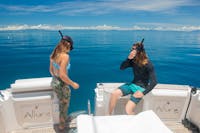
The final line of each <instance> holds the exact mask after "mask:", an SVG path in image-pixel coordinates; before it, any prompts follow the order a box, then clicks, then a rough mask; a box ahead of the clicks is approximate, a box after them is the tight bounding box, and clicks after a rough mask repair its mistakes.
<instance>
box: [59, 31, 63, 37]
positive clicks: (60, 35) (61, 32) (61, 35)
mask: <svg viewBox="0 0 200 133" xmlns="http://www.w3.org/2000/svg"><path fill="white" fill-rule="evenodd" d="M58 32H59V33H60V36H61V38H63V34H62V32H61V31H60V30H59V31H58Z"/></svg>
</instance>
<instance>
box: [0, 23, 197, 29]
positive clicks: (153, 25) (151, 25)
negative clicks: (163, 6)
mask: <svg viewBox="0 0 200 133" xmlns="http://www.w3.org/2000/svg"><path fill="white" fill-rule="evenodd" d="M33 29H36V30H158V31H195V30H199V31H200V26H184V25H176V24H161V23H160V24H159V23H146V24H145V23H143V24H140V25H134V26H133V27H128V28H127V27H126V28H125V27H118V26H109V25H105V24H104V25H98V26H88V27H77V26H74V27H73V26H63V25H46V24H39V25H26V24H25V25H8V26H1V27H0V31H6V30H33Z"/></svg>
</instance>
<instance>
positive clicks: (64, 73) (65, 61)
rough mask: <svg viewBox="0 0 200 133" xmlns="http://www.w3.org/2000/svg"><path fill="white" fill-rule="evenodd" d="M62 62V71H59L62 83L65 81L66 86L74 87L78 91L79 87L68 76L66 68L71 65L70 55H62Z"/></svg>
mask: <svg viewBox="0 0 200 133" xmlns="http://www.w3.org/2000/svg"><path fill="white" fill-rule="evenodd" d="M60 58H61V62H60V70H59V77H60V78H61V80H62V81H64V82H65V83H66V84H68V85H70V86H72V87H73V88H74V89H78V88H79V85H78V84H77V83H76V82H73V81H72V80H71V79H70V78H69V77H68V74H67V71H66V66H67V64H68V63H69V55H67V54H62V55H61V57H60Z"/></svg>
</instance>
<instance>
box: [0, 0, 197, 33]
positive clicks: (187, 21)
mask: <svg viewBox="0 0 200 133" xmlns="http://www.w3.org/2000/svg"><path fill="white" fill-rule="evenodd" d="M0 1H1V2H0V18H1V21H0V27H1V28H2V27H4V28H5V27H7V28H8V26H10V27H12V26H16V25H17V26H18V27H19V26H22V27H27V28H28V27H29V28H30V27H32V28H33V26H34V27H43V28H44V26H46V28H47V27H48V26H49V25H50V26H51V27H54V26H55V27H54V28H57V27H59V26H60V27H65V28H66V27H67V28H72V29H73V28H88V27H89V28H91V27H93V28H97V27H99V28H102V27H103V28H111V29H112V28H115V29H117V28H125V29H126V28H135V29H137V28H144V29H145V28H147V29H148V28H155V27H156V28H157V29H159V28H161V29H162V28H163V27H164V28H170V27H173V28H174V29H175V28H176V27H178V28H180V27H182V28H184V27H185V28H190V29H191V28H193V29H199V30H200V0H99V1H94V0H0ZM14 28H16V27H14ZM48 28H49V27H48Z"/></svg>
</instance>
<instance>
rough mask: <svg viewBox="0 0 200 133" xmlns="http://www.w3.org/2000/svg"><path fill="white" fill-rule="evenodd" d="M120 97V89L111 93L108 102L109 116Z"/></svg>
mask: <svg viewBox="0 0 200 133" xmlns="http://www.w3.org/2000/svg"><path fill="white" fill-rule="evenodd" d="M122 95H123V93H122V91H121V90H120V89H116V90H114V91H113V92H112V94H111V97H110V102H109V115H112V112H113V109H114V108H115V105H116V103H117V100H118V98H119V97H121V96H122Z"/></svg>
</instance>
